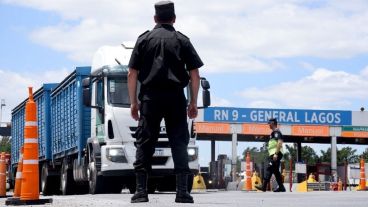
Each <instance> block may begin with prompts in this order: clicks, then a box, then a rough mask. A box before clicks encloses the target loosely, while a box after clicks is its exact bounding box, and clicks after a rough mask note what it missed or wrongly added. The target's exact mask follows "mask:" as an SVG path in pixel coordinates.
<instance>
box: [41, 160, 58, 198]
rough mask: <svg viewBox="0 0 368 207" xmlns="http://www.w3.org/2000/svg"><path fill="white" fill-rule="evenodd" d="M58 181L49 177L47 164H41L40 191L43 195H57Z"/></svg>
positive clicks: (54, 177)
mask: <svg viewBox="0 0 368 207" xmlns="http://www.w3.org/2000/svg"><path fill="white" fill-rule="evenodd" d="M59 184H60V182H58V179H57V177H56V176H50V175H49V168H48V165H47V163H43V165H42V169H41V191H42V194H43V195H52V194H57V191H58V189H59Z"/></svg>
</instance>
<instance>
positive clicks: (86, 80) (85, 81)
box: [82, 78, 91, 88]
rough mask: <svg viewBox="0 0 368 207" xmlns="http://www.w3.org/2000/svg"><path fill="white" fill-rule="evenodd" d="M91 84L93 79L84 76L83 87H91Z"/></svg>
mask: <svg viewBox="0 0 368 207" xmlns="http://www.w3.org/2000/svg"><path fill="white" fill-rule="evenodd" d="M90 85H91V80H90V78H84V79H83V80H82V87H83V88H89V86H90Z"/></svg>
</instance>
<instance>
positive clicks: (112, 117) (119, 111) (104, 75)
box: [74, 42, 210, 194]
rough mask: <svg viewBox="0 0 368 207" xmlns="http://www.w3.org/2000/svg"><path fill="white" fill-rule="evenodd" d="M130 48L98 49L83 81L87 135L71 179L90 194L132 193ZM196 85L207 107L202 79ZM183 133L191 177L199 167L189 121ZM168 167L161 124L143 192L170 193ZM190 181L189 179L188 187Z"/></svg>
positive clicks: (168, 152) (133, 127) (133, 123)
mask: <svg viewBox="0 0 368 207" xmlns="http://www.w3.org/2000/svg"><path fill="white" fill-rule="evenodd" d="M133 47H134V43H132V42H125V43H123V44H121V45H119V46H103V47H101V48H100V49H99V50H98V51H97V52H96V53H95V55H94V57H93V62H92V68H91V70H92V71H91V76H90V77H89V78H86V79H84V80H83V103H84V105H86V106H89V107H91V108H92V111H91V137H90V138H89V139H88V140H87V146H86V149H85V158H82V161H81V162H83V164H82V165H80V164H81V163H78V164H75V165H76V166H75V172H74V179H75V180H76V181H78V180H79V181H81V182H83V181H86V180H88V183H89V191H90V193H93V194H94V193H103V192H120V191H121V189H122V188H123V187H127V188H128V189H129V190H130V192H131V193H134V192H135V179H134V176H135V175H134V167H133V163H134V161H135V152H136V148H135V146H134V142H135V137H134V136H135V130H136V129H137V125H138V122H137V121H135V120H133V118H131V116H130V101H129V95H128V84H127V74H128V62H129V59H130V56H131V53H132V50H133ZM201 83H202V84H201V85H202V88H203V90H204V91H203V100H204V106H206V107H207V106H208V105H209V104H210V103H209V102H210V96H209V91H208V89H209V83H208V82H207V81H206V80H205V79H204V78H203V79H202V81H201ZM187 94H189V93H187ZM189 98H190V94H189V95H188V99H189ZM188 130H190V135H191V138H190V142H189V145H188V156H189V167H190V169H191V171H192V172H193V173H196V172H198V169H199V163H198V146H197V145H196V142H195V140H196V137H195V133H194V132H193V120H189V119H188ZM78 166H84V167H82V168H81V167H78ZM173 169H174V162H173V159H172V155H171V149H170V145H169V141H168V137H167V134H166V129H165V123H164V121H162V123H161V132H160V137H159V139H158V143H157V145H156V151H155V154H154V155H153V160H152V173H151V176H150V179H149V181H148V191H149V192H150V193H153V192H154V191H155V190H165V191H166V190H172V191H175V175H174V174H173ZM191 183H192V178H191V181H190V188H191ZM189 190H191V189H189Z"/></svg>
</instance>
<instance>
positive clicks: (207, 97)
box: [202, 90, 211, 108]
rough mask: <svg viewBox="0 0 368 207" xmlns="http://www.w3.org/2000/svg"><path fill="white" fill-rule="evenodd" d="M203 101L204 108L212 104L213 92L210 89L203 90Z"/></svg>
mask: <svg viewBox="0 0 368 207" xmlns="http://www.w3.org/2000/svg"><path fill="white" fill-rule="evenodd" d="M202 101H203V108H207V107H209V106H210V105H211V94H210V91H209V90H203V92H202Z"/></svg>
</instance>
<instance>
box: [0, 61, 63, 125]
mask: <svg viewBox="0 0 368 207" xmlns="http://www.w3.org/2000/svg"><path fill="white" fill-rule="evenodd" d="M69 72H70V71H68V70H67V69H64V68H63V69H60V70H47V72H39V73H34V72H32V73H31V72H23V73H16V72H13V71H12V70H1V69H0V88H1V90H0V97H1V98H2V99H5V104H6V106H5V107H3V116H2V121H6V122H8V121H10V117H11V110H12V109H13V108H15V107H16V106H17V105H18V104H19V103H21V102H22V101H24V100H25V99H26V98H27V97H28V87H29V86H32V87H33V91H36V90H38V89H39V88H40V87H41V86H42V84H43V83H57V82H60V81H62V80H63V79H64V78H65V77H66V75H67V74H69ZM9 80H11V81H9Z"/></svg>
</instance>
